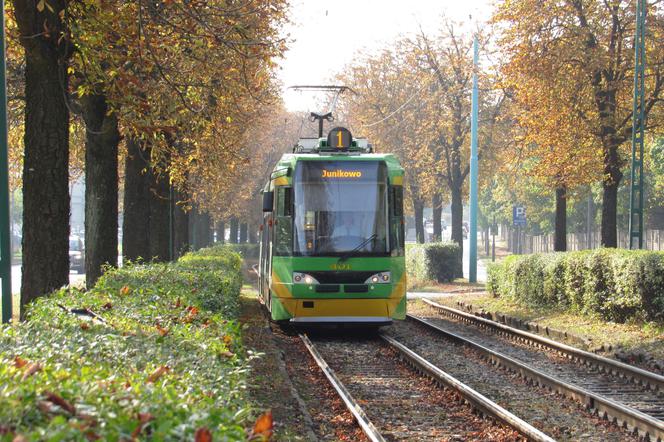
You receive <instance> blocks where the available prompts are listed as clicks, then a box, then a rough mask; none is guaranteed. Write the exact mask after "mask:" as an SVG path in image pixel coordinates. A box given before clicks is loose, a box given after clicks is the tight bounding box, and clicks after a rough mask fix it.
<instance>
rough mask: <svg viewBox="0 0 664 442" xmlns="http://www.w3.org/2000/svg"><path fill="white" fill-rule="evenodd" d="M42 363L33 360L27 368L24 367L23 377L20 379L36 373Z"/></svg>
mask: <svg viewBox="0 0 664 442" xmlns="http://www.w3.org/2000/svg"><path fill="white" fill-rule="evenodd" d="M41 369H42V365H41V364H40V363H39V362H33V363H32V364H30V365H28V366H27V368H26V369H25V373H23V377H22V378H21V380H23V381H24V380H26V379H27V378H29V377H30V376H32V375H33V374H35V373H37V372H38V371H41Z"/></svg>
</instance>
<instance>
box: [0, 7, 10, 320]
mask: <svg viewBox="0 0 664 442" xmlns="http://www.w3.org/2000/svg"><path fill="white" fill-rule="evenodd" d="M0 4H1V5H2V12H3V14H2V33H1V34H0V49H1V50H2V64H1V65H0V284H1V286H2V322H10V321H11V319H12V280H11V276H12V254H11V247H10V237H9V170H8V160H7V78H6V71H7V66H6V61H5V14H4V11H5V2H4V1H1V2H0Z"/></svg>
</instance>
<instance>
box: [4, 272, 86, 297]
mask: <svg viewBox="0 0 664 442" xmlns="http://www.w3.org/2000/svg"><path fill="white" fill-rule="evenodd" d="M69 284H70V285H85V275H79V274H78V273H74V272H70V273H69ZM20 291H21V266H20V265H13V266H12V293H19V292H20Z"/></svg>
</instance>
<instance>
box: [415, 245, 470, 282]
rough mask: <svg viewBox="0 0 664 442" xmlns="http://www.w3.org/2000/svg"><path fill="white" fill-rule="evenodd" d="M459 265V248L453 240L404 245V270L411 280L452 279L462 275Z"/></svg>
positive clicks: (440, 280) (442, 280)
mask: <svg viewBox="0 0 664 442" xmlns="http://www.w3.org/2000/svg"><path fill="white" fill-rule="evenodd" d="M461 265H462V264H461V248H460V247H459V245H458V244H456V243H453V242H445V243H427V244H408V245H407V247H406V270H407V272H408V278H409V279H411V280H413V281H421V282H425V281H438V282H445V281H452V280H454V279H455V278H459V277H462V276H463V271H462V267H461Z"/></svg>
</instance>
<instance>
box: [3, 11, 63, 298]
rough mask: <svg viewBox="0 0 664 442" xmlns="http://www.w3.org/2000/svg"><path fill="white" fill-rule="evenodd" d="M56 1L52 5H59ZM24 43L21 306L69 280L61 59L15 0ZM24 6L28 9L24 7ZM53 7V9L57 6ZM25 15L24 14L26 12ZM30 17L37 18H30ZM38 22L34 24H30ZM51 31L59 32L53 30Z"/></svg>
mask: <svg viewBox="0 0 664 442" xmlns="http://www.w3.org/2000/svg"><path fill="white" fill-rule="evenodd" d="M60 3H61V2H55V3H54V5H52V6H53V7H56V8H57V6H56V5H60ZM14 5H15V9H16V16H17V21H18V23H19V28H20V31H21V35H23V36H29V39H30V40H28V37H23V38H22V42H23V44H24V46H25V132H24V143H25V155H24V158H23V266H22V277H21V305H22V306H23V305H26V304H27V303H28V302H30V301H32V300H33V299H35V298H37V297H39V296H42V295H46V294H48V293H49V292H51V291H53V290H54V289H57V288H59V287H62V286H63V285H67V284H69V208H70V200H69V185H68V184H69V170H68V166H69V110H68V108H67V104H66V99H67V90H68V74H67V62H66V57H62V54H60V53H59V48H58V44H57V43H55V42H54V40H53V39H51V40H48V39H47V37H43V36H42V34H43V33H44V27H43V26H46V25H47V24H50V23H46V21H45V20H42V19H41V18H40V17H41V16H42V14H37V11H36V10H34V8H35V3H34V2H22V1H16V0H15V1H14ZM26 8H28V9H29V10H26ZM56 11H57V10H56ZM26 14H27V16H26ZM35 16H37V17H36V18H35ZM35 20H36V21H39V23H38V24H34V23H32V22H33V21H35ZM50 32H51V33H56V32H58V29H57V28H53V29H52V30H51V31H50Z"/></svg>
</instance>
